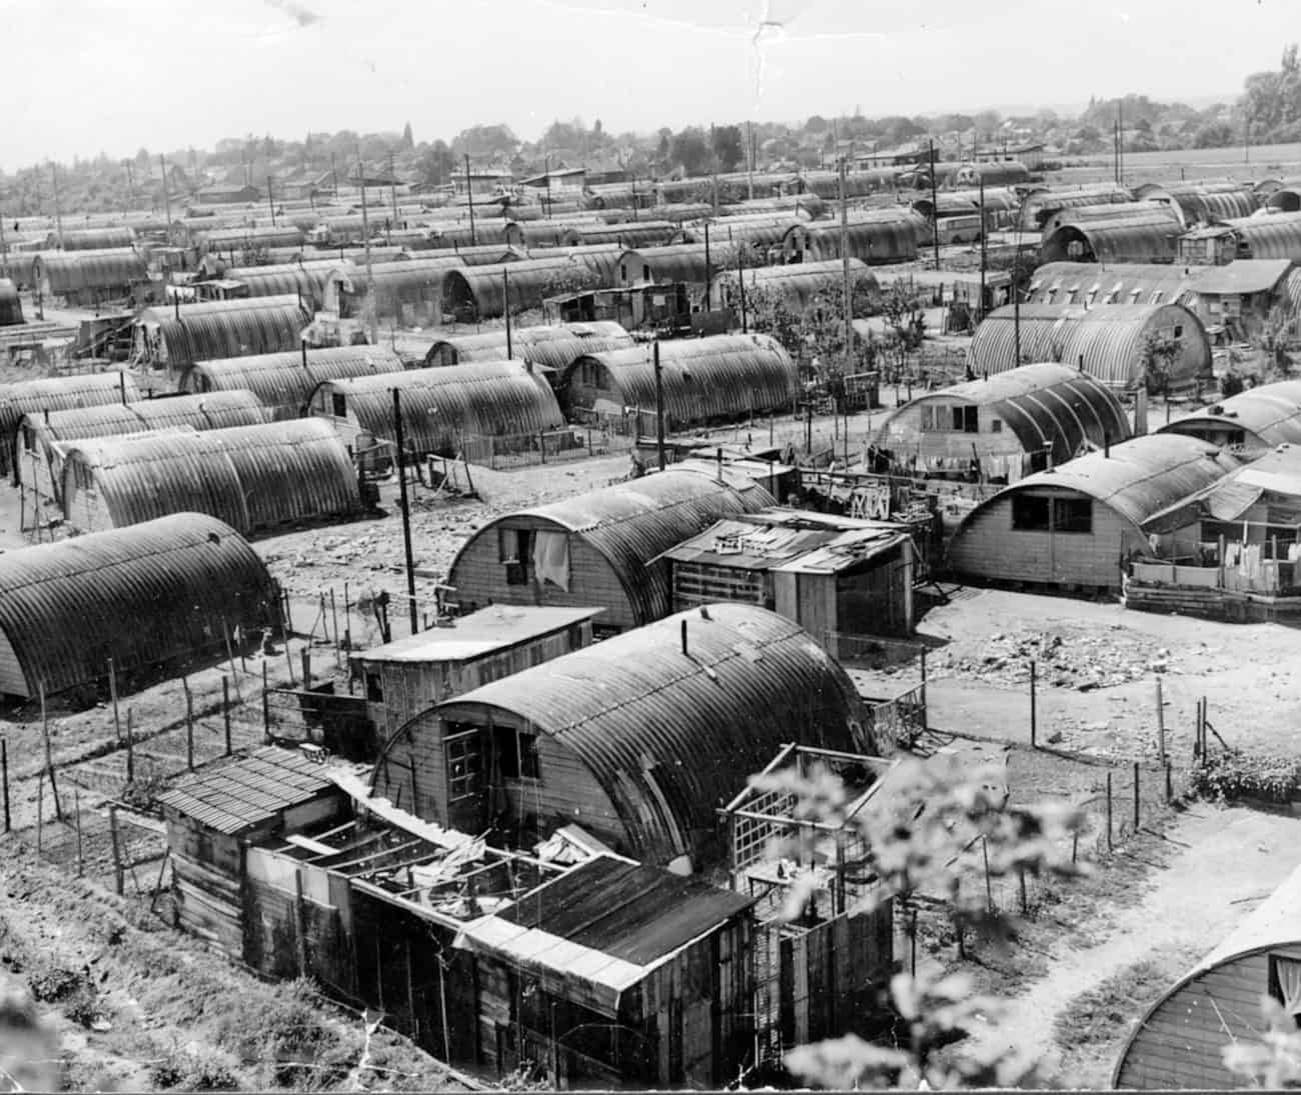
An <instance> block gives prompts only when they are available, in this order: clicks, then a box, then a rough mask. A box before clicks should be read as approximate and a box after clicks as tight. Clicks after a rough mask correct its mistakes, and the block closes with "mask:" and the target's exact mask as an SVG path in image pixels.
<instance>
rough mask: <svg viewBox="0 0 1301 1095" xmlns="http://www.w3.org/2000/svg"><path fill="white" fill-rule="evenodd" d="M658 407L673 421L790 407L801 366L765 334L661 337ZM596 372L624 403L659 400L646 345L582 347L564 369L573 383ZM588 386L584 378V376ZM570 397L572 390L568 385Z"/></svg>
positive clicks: (647, 404) (606, 392) (604, 393)
mask: <svg viewBox="0 0 1301 1095" xmlns="http://www.w3.org/2000/svg"><path fill="white" fill-rule="evenodd" d="M659 348H660V374H661V376H660V383H661V387H662V393H663V407H664V412H665V415H666V418H667V420H668V422H669V423H670V428H678V427H681V426H686V425H691V424H694V423H699V422H707V421H710V420H713V419H721V418H730V417H736V416H738V415H742V414H746V413H749V412H757V413H760V414H767V413H769V412H770V411H774V410H779V409H784V408H787V407H790V406H791V405H792V402H793V401H794V399H795V396H796V394H797V393H798V391H799V384H800V378H799V368H798V366H797V365H796V364H795V362H794V361H793V360H792V359H791V357H790V355H789V354H788V353H787V352H786V351H785V349H784V348H783V347H782V345H781V344H780V343H779V342H778V341H777V340H776V339H774V338H772V337H770V336H768V335H713V336H710V337H708V338H699V339H674V340H669V341H665V342H661V343H660V344H659ZM589 372H593V373H599V376H600V382H599V383H597V384H596V385H595V388H594V389H593V390H599V391H600V392H601V398H602V399H607V400H609V401H612V402H613V403H614V404H616V405H617V407H618V409H619V410H620V411H621V410H622V408H623V407H641V408H651V409H652V410H653V409H654V408H655V406H656V405H657V403H656V394H655V392H656V387H655V384H656V382H655V366H654V358H653V353H652V348H651V347H650V346H633V347H630V348H628V349H625V350H610V351H607V352H605V353H598V354H585V355H583V356H582V357H579V358H577V359H575V360H574V362H573V364H572V365H570V367H569V368H568V370H566V372H565V373H564V374H563V376H562V379H561V387H562V389H564V388H571V387H572V386H573V385H575V384H576V383H577V382H578V381H579V380H581V379H582V378H583V377H584V376H585V375H586V374H587V373H589ZM584 386H585V387H586V384H585V383H584ZM570 400H571V403H572V402H573V400H574V392H572V391H571V392H570Z"/></svg>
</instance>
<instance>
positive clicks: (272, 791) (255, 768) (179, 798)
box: [158, 745, 334, 836]
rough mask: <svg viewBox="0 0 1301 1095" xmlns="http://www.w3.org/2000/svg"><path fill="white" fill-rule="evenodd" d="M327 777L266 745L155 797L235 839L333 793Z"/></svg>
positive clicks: (294, 753) (316, 766) (319, 767)
mask: <svg viewBox="0 0 1301 1095" xmlns="http://www.w3.org/2000/svg"><path fill="white" fill-rule="evenodd" d="M325 773H326V768H325V766H324V765H323V764H321V763H319V762H317V761H313V760H311V759H310V758H309V757H307V756H306V755H305V754H304V753H303V752H302V751H301V750H297V749H293V750H291V749H281V748H278V747H277V746H274V745H268V746H266V747H264V748H262V749H258V750H256V751H254V752H253V753H250V754H249V755H248V756H247V757H243V758H241V759H239V760H233V761H230V762H228V763H222V764H218V765H215V766H212V767H210V768H209V769H207V770H206V771H203V772H200V773H195V774H194V775H192V776H189V777H187V778H185V779H184V780H182V781H181V782H180V783H178V784H177V785H176V786H175V787H173V788H171V789H170V790H169V791H166V792H164V793H163V794H161V795H159V796H158V804H159V806H161V807H162V808H163V809H164V810H174V811H176V812H177V813H178V814H182V815H184V816H185V817H188V818H191V819H192V820H193V821H195V822H196V823H198V824H199V825H201V826H203V827H204V828H206V829H214V830H216V831H217V832H219V833H225V834H227V835H228V836H234V835H236V834H238V833H241V832H243V831H244V830H245V829H251V828H253V827H255V826H257V825H260V824H262V823H263V822H265V821H270V820H271V819H272V818H274V817H276V816H277V815H278V814H280V813H282V812H283V811H285V810H288V809H292V808H293V807H295V806H302V805H304V804H305V803H308V802H311V801H312V800H313V799H316V798H319V797H320V796H321V795H324V794H329V793H332V792H333V790H334V783H333V782H332V781H331V780H330V779H329V777H328V776H327V775H326V774H325Z"/></svg>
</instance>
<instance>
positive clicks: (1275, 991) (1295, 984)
mask: <svg viewBox="0 0 1301 1095" xmlns="http://www.w3.org/2000/svg"><path fill="white" fill-rule="evenodd" d="M1269 994H1270V996H1272V997H1274V999H1275V1000H1277V1001H1278V1002H1279V1003H1280V1004H1282V1005H1283V1010H1284V1011H1286V1012H1287V1013H1288V1014H1289V1015H1291V1016H1292V1022H1293V1023H1295V1024H1296V1025H1297V1026H1298V1027H1301V959H1297V958H1288V957H1286V956H1284V955H1281V954H1271V955H1270V956H1269Z"/></svg>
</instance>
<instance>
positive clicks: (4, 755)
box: [0, 738, 13, 833]
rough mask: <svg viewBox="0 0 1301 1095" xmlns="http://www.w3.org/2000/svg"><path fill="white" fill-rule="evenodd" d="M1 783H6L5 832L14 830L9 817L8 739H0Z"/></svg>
mask: <svg viewBox="0 0 1301 1095" xmlns="http://www.w3.org/2000/svg"><path fill="white" fill-rule="evenodd" d="M0 781H2V782H3V783H4V793H5V832H6V833H7V832H10V831H11V830H12V829H13V822H12V820H11V818H10V815H9V741H8V739H7V738H0Z"/></svg>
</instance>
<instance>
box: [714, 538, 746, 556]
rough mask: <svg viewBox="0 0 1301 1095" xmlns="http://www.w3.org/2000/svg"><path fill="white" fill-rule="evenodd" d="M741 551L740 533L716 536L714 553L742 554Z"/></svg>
mask: <svg viewBox="0 0 1301 1095" xmlns="http://www.w3.org/2000/svg"><path fill="white" fill-rule="evenodd" d="M741 552H742V547H741V537H740V536H739V535H732V536H716V537H714V554H716V555H740V554H741Z"/></svg>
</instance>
